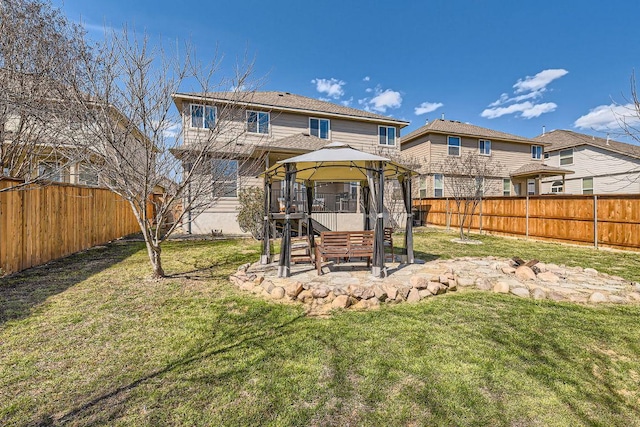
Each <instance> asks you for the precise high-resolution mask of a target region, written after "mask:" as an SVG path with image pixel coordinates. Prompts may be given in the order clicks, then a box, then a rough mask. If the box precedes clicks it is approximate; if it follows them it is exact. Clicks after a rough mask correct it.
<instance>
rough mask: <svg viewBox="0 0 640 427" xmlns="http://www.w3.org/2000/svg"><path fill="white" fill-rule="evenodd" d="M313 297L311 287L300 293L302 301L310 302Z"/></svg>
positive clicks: (299, 296) (299, 297)
mask: <svg viewBox="0 0 640 427" xmlns="http://www.w3.org/2000/svg"><path fill="white" fill-rule="evenodd" d="M312 299H313V295H312V294H311V291H310V290H309V289H305V290H304V291H302V292H300V294H298V300H299V301H302V302H308V301H310V300H312Z"/></svg>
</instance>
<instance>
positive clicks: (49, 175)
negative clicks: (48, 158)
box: [38, 162, 63, 182]
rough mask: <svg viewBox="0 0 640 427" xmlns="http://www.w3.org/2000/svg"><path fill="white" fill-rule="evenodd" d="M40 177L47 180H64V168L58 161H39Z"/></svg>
mask: <svg viewBox="0 0 640 427" xmlns="http://www.w3.org/2000/svg"><path fill="white" fill-rule="evenodd" d="M38 178H40V179H46V180H47V181H53V182H62V181H63V179H62V168H61V167H60V165H59V164H58V163H46V162H42V163H39V164H38Z"/></svg>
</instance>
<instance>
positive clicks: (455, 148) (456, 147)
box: [447, 136, 460, 156]
mask: <svg viewBox="0 0 640 427" xmlns="http://www.w3.org/2000/svg"><path fill="white" fill-rule="evenodd" d="M447 148H448V152H449V155H450V156H459V155H460V137H458V136H449V137H447Z"/></svg>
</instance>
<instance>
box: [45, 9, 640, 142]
mask: <svg viewBox="0 0 640 427" xmlns="http://www.w3.org/2000/svg"><path fill="white" fill-rule="evenodd" d="M54 5H57V6H60V7H61V8H62V10H63V12H64V13H65V14H66V15H67V17H68V18H69V19H71V20H73V21H76V22H80V21H82V22H83V24H84V25H85V27H86V28H87V30H88V32H89V35H90V36H91V37H93V38H96V39H99V38H100V35H101V33H102V28H103V26H105V25H106V26H109V27H114V28H119V27H121V26H122V25H123V24H127V25H128V26H129V27H133V28H135V29H136V30H137V31H138V32H142V31H145V32H146V33H147V34H148V35H150V36H151V38H152V39H156V40H163V41H164V42H165V43H174V44H175V41H176V40H179V41H181V42H184V41H188V40H190V42H191V43H192V45H193V46H194V47H195V49H196V51H197V53H198V56H199V57H200V58H202V59H205V58H211V57H213V55H214V53H215V51H216V49H217V50H218V52H220V53H223V54H224V56H225V58H224V62H223V67H222V69H221V72H222V73H230V72H231V69H232V66H233V65H234V64H235V62H236V59H237V58H242V57H243V56H245V54H248V55H249V56H250V57H252V58H255V70H254V75H255V76H256V78H263V79H264V83H263V84H262V87H261V89H262V90H280V91H287V92H292V93H296V94H300V95H305V96H310V97H314V98H321V99H326V100H331V101H332V102H336V103H343V104H345V105H349V106H352V107H355V108H361V109H369V110H371V111H374V112H377V113H380V114H385V115H388V116H392V117H395V118H399V119H403V120H407V121H410V122H411V125H410V126H409V127H407V128H405V129H404V130H403V134H407V133H408V132H410V131H412V130H414V129H416V128H418V127H419V126H421V125H423V124H424V123H425V121H426V120H427V119H429V120H433V119H436V118H440V117H441V115H442V114H445V117H446V118H447V119H451V120H459V121H462V122H468V123H471V124H474V125H478V126H483V127H488V128H492V129H496V130H500V131H503V132H509V133H514V134H517V135H522V136H525V137H534V136H537V135H539V134H540V133H541V131H542V126H546V129H547V131H550V130H552V129H571V130H576V131H579V132H584V133H589V134H595V135H598V136H604V135H605V134H606V132H607V130H608V129H611V130H612V131H616V130H617V125H616V124H615V118H614V115H613V113H612V110H615V111H618V112H621V113H623V114H626V110H624V108H622V107H621V106H624V105H625V104H627V102H628V101H627V100H626V99H625V96H626V97H627V98H628V97H629V95H630V77H631V74H632V72H633V70H634V69H635V70H636V71H637V73H638V78H639V79H640V32H639V31H638V30H637V21H638V17H640V1H638V0H610V1H606V2H603V1H596V0H581V1H577V0H576V1H569V0H555V1H548V0H538V1H535V2H521V1H507V0H482V1H480V0H458V1H456V0H438V1H434V0H425V1H403V0H396V1H376V0H371V1H358V2H356V1H346V0H342V1H333V0H331V1H314V2H310V1H301V0H299V1H293V0H292V1H278V0H272V1H271V2H264V1H255V0H243V1H202V2H195V3H193V4H192V5H190V6H180V5H179V3H178V2H176V1H165V0H153V1H150V0H142V1H140V0H135V1H132V0H129V1H120V0H112V1H88V0H64V1H61V0H55V1H54ZM617 139H619V140H624V139H621V138H617Z"/></svg>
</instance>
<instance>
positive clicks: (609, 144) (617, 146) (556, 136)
mask: <svg viewBox="0 0 640 427" xmlns="http://www.w3.org/2000/svg"><path fill="white" fill-rule="evenodd" d="M534 139H535V140H536V141H541V142H547V143H550V144H551V145H550V146H548V147H545V151H547V152H549V151H556V150H562V149H565V148H572V147H577V146H580V145H591V146H593V147H599V148H603V149H605V150H609V151H613V152H615V153H619V154H624V155H627V156H631V157H635V158H639V159H640V146H637V145H632V144H627V143H624V142H618V141H613V140H611V139H610V140H608V141H607V139H605V138H598V137H597V136H592V135H586V134H584V133H578V132H573V131H570V130H561V129H559V130H552V131H551V132H548V133H545V134H542V135H539V136H536V137H535V138H534Z"/></svg>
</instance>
